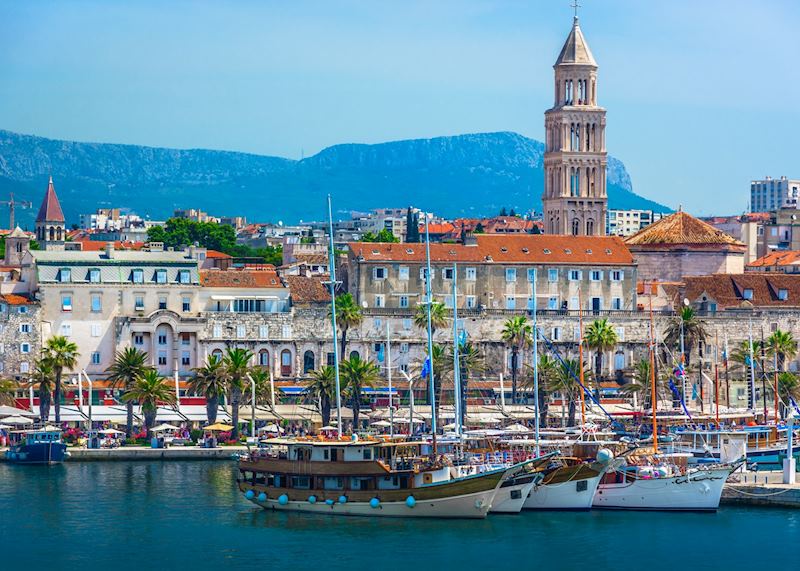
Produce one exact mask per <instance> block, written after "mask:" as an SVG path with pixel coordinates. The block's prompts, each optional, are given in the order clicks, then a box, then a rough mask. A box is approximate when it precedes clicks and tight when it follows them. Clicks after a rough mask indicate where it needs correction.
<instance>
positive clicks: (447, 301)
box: [444, 294, 453, 309]
mask: <svg viewBox="0 0 800 571" xmlns="http://www.w3.org/2000/svg"><path fill="white" fill-rule="evenodd" d="M444 306H445V307H446V308H448V309H453V296H452V295H450V294H448V295H446V296H444Z"/></svg>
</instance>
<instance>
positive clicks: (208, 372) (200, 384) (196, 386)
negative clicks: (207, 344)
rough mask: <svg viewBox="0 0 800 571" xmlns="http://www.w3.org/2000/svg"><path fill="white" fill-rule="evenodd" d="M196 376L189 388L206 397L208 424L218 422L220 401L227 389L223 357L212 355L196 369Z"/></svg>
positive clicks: (191, 380) (190, 382)
mask: <svg viewBox="0 0 800 571" xmlns="http://www.w3.org/2000/svg"><path fill="white" fill-rule="evenodd" d="M194 373H195V375H194V377H192V378H191V379H190V380H189V390H191V391H192V392H193V393H194V394H196V395H202V396H204V397H205V398H206V418H207V419H208V424H214V423H215V422H217V411H218V410H219V401H220V399H221V398H223V397H224V396H225V393H226V391H227V384H226V377H225V365H224V363H223V362H222V359H220V358H218V357H216V356H214V355H212V356H211V357H209V358H208V360H207V361H206V364H205V365H203V366H202V367H198V368H196V369H194Z"/></svg>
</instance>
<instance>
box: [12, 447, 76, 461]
mask: <svg viewBox="0 0 800 571" xmlns="http://www.w3.org/2000/svg"><path fill="white" fill-rule="evenodd" d="M66 452H67V445H66V444H63V443H61V442H39V443H36V444H19V445H17V446H13V447H12V448H10V449H8V450H6V460H7V461H8V462H10V463H12V464H60V463H61V462H63V461H64V459H65V458H66Z"/></svg>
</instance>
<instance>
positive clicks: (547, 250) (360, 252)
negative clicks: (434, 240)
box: [348, 234, 633, 265]
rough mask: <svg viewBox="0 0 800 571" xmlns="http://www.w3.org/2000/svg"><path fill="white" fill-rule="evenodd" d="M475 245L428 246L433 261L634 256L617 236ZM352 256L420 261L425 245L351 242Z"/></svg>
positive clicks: (582, 260) (622, 260)
mask: <svg viewBox="0 0 800 571" xmlns="http://www.w3.org/2000/svg"><path fill="white" fill-rule="evenodd" d="M476 239H477V242H478V243H477V245H475V246H467V245H463V244H431V245H430V249H431V260H432V261H434V262H470V263H498V264H502V263H513V264H526V263H527V264H595V265H609V264H613V265H627V264H633V256H632V255H631V253H630V250H628V248H627V246H626V245H625V244H624V242H623V241H622V240H621V239H620V238H619V237H617V236H559V235H548V234H507V235H499V234H480V235H477V236H476ZM348 247H349V250H350V255H351V256H360V257H363V261H365V262H389V261H392V262H394V261H397V262H403V261H405V262H422V261H424V260H425V244H402V243H400V244H390V243H373V242H351V243H350V244H348Z"/></svg>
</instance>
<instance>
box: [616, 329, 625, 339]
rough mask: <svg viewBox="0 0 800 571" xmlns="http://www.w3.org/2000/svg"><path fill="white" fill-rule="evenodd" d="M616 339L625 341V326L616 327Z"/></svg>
mask: <svg viewBox="0 0 800 571" xmlns="http://www.w3.org/2000/svg"><path fill="white" fill-rule="evenodd" d="M617 341H625V328H624V327H617Z"/></svg>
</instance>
